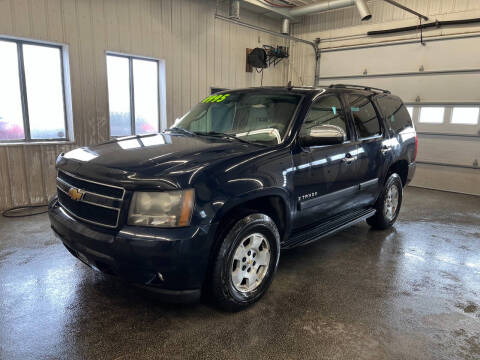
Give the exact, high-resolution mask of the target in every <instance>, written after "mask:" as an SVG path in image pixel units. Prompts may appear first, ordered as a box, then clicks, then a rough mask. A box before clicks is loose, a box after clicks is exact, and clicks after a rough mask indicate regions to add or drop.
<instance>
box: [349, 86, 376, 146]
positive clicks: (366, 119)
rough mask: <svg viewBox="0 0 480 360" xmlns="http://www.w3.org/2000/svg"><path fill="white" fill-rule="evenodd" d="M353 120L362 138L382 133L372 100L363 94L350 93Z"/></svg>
mask: <svg viewBox="0 0 480 360" xmlns="http://www.w3.org/2000/svg"><path fill="white" fill-rule="evenodd" d="M348 102H349V104H350V109H351V110H352V116H353V121H354V122H355V127H356V128H357V132H358V136H359V137H360V138H363V139H364V138H368V137H372V136H376V135H381V134H382V130H381V128H380V122H379V121H378V117H377V113H376V111H375V108H374V107H373V104H372V103H371V101H370V100H369V99H368V98H367V97H365V96H362V95H350V94H349V95H348Z"/></svg>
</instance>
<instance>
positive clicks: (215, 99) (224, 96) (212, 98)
mask: <svg viewBox="0 0 480 360" xmlns="http://www.w3.org/2000/svg"><path fill="white" fill-rule="evenodd" d="M229 96H230V94H220V95H211V96H209V97H207V98H206V99H203V100H202V103H221V102H223V101H225V100H226V99H227V98H228V97H229Z"/></svg>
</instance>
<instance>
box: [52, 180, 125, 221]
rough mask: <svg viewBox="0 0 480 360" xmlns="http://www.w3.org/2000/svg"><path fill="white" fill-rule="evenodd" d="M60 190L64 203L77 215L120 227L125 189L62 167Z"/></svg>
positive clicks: (60, 199)
mask: <svg viewBox="0 0 480 360" xmlns="http://www.w3.org/2000/svg"><path fill="white" fill-rule="evenodd" d="M57 193H58V200H59V202H60V205H61V206H62V207H63V208H64V209H65V210H66V211H67V212H68V213H69V214H70V215H72V216H73V217H75V218H77V219H79V220H81V221H84V222H87V223H90V224H94V225H98V226H103V227H107V228H116V227H118V221H119V218H120V211H121V209H122V204H123V199H124V196H125V189H123V188H121V187H119V186H114V185H109V184H105V183H101V182H98V181H93V180H88V179H84V178H81V177H79V176H77V175H73V174H70V173H68V172H66V171H59V172H58V175H57Z"/></svg>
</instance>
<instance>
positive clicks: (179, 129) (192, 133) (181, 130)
mask: <svg viewBox="0 0 480 360" xmlns="http://www.w3.org/2000/svg"><path fill="white" fill-rule="evenodd" d="M168 130H170V131H171V130H173V131H179V132H182V133H184V134H188V135H192V136H195V135H198V134H197V133H196V132H193V131H190V130H187V129H184V128H180V127H172V128H170V129H168Z"/></svg>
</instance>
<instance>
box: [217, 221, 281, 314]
mask: <svg viewBox="0 0 480 360" xmlns="http://www.w3.org/2000/svg"><path fill="white" fill-rule="evenodd" d="M224 230H225V231H221V232H220V234H226V235H225V237H224V239H223V240H222V239H219V241H221V245H220V247H219V249H218V252H217V254H216V256H215V258H214V265H213V268H212V271H213V274H212V277H211V295H212V297H213V301H214V302H215V303H216V304H217V306H219V307H220V308H221V309H223V310H227V311H231V312H235V311H240V310H243V309H245V308H247V307H248V306H250V305H251V304H253V303H255V302H256V301H258V300H259V299H260V298H261V297H262V296H263V295H264V294H265V292H266V291H267V289H268V287H269V286H270V284H271V282H272V280H273V276H274V274H275V272H276V270H277V267H278V262H279V259H280V235H279V233H278V229H277V226H276V225H275V222H274V221H273V220H272V219H271V218H270V217H268V216H267V215H264V214H259V213H253V214H250V215H247V216H245V217H243V218H242V219H240V220H239V221H237V222H235V223H234V225H233V226H232V227H231V229H230V230H229V229H224ZM267 259H268V262H267ZM257 261H258V262H257ZM255 279H258V281H255Z"/></svg>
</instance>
